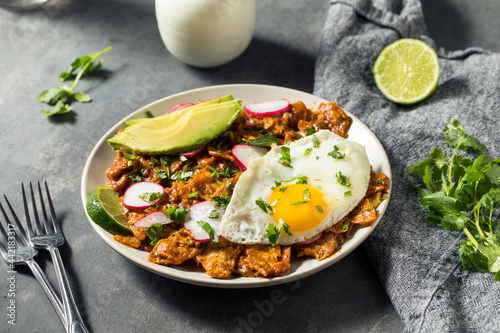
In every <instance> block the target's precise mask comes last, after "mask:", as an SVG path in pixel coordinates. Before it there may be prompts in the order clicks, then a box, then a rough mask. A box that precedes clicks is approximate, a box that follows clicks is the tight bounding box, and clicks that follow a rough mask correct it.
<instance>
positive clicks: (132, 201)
mask: <svg viewBox="0 0 500 333" xmlns="http://www.w3.org/2000/svg"><path fill="white" fill-rule="evenodd" d="M164 194H165V189H164V188H163V186H161V185H160V184H156V183H152V182H139V183H135V184H133V185H132V186H130V187H129V188H128V189H127V190H126V191H125V194H124V195H123V204H124V205H125V206H127V207H128V208H132V209H143V208H148V207H150V206H152V205H154V204H155V203H157V202H158V201H160V200H161V197H162V196H163V195H164Z"/></svg>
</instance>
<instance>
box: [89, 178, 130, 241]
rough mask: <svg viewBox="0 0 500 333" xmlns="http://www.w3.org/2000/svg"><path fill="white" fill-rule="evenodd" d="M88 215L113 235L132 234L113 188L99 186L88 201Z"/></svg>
mask: <svg viewBox="0 0 500 333" xmlns="http://www.w3.org/2000/svg"><path fill="white" fill-rule="evenodd" d="M86 207H87V213H88V214H89V216H90V218H91V219H92V221H94V222H95V223H96V224H97V225H98V226H100V227H101V228H103V229H104V230H107V231H109V232H112V233H117V234H126V233H130V228H129V226H128V223H127V219H126V218H125V216H124V215H123V209H122V206H121V205H120V197H119V196H118V194H117V193H116V192H115V191H113V189H112V188H111V187H108V186H99V187H98V188H97V189H96V190H95V191H94V192H92V194H91V195H90V197H89V199H88V200H87V205H86Z"/></svg>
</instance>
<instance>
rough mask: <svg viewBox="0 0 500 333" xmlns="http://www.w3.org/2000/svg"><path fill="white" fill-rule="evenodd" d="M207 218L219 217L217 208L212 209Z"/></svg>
mask: <svg viewBox="0 0 500 333" xmlns="http://www.w3.org/2000/svg"><path fill="white" fill-rule="evenodd" d="M208 217H209V218H211V219H216V218H218V217H219V211H218V210H215V209H214V210H213V211H211V212H210V214H209V215H208Z"/></svg>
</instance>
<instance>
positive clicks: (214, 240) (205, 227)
mask: <svg viewBox="0 0 500 333" xmlns="http://www.w3.org/2000/svg"><path fill="white" fill-rule="evenodd" d="M196 223H198V224H199V226H200V227H202V228H203V230H205V231H206V232H207V234H208V237H209V238H210V243H217V242H218V241H219V236H217V233H216V232H215V230H214V228H212V226H211V225H210V224H209V223H208V222H205V221H196Z"/></svg>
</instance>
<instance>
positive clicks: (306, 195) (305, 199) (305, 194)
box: [290, 189, 311, 206]
mask: <svg viewBox="0 0 500 333" xmlns="http://www.w3.org/2000/svg"><path fill="white" fill-rule="evenodd" d="M309 201H311V192H310V191H309V189H305V190H304V191H303V192H302V200H300V201H297V202H294V203H292V204H290V205H291V206H295V205H303V204H305V203H308V202H309Z"/></svg>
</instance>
